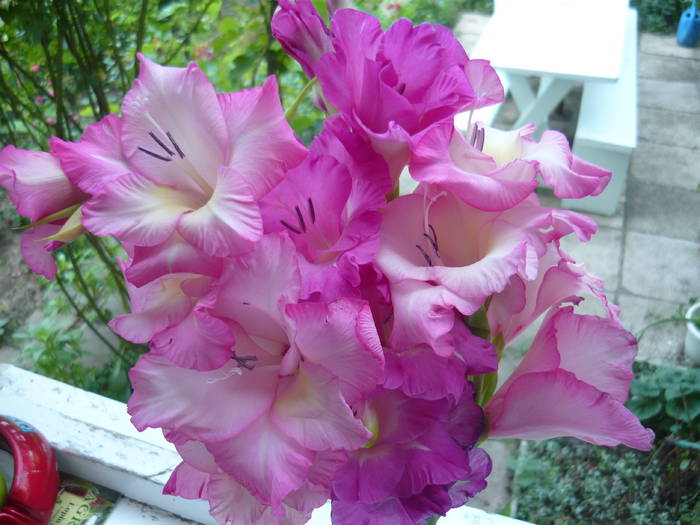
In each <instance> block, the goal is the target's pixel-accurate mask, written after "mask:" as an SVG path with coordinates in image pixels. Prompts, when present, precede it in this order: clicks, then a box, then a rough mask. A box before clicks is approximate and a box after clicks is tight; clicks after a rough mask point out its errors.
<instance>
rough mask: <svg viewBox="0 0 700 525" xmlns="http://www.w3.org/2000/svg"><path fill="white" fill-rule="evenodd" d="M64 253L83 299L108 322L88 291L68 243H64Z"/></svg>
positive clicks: (102, 319)
mask: <svg viewBox="0 0 700 525" xmlns="http://www.w3.org/2000/svg"><path fill="white" fill-rule="evenodd" d="M65 248H66V254H67V255H68V259H69V260H70V263H71V266H73V271H74V272H75V276H76V277H77V279H78V282H79V283H80V286H81V287H82V289H83V295H84V296H85V299H87V302H88V304H89V305H90V307H91V308H92V309H93V310H94V311H95V313H96V314H97V317H99V318H100V321H102V322H103V323H104V324H108V323H109V319H107V317H106V316H105V315H104V313H103V312H102V309H101V308H100V306H99V305H98V304H97V301H96V300H95V296H94V295H93V294H92V292H91V291H90V288H89V287H88V285H87V283H86V282H85V278H84V277H83V272H82V271H81V270H80V265H79V264H78V260H77V259H76V258H75V254H74V253H73V249H72V248H71V246H70V244H66V247H65Z"/></svg>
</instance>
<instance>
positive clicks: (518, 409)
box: [486, 369, 654, 450]
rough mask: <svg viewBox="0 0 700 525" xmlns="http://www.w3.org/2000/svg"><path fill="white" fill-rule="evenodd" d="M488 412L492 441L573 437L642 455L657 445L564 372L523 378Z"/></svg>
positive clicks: (621, 409) (611, 402)
mask: <svg viewBox="0 0 700 525" xmlns="http://www.w3.org/2000/svg"><path fill="white" fill-rule="evenodd" d="M486 410H487V413H488V421H489V437H493V438H505V437H509V438H519V439H549V438H553V437H559V436H573V437H577V438H579V439H582V440H584V441H588V442H589V443H593V444H595V445H606V446H615V445H619V444H624V445H627V446H628V447H632V448H636V449H639V450H650V449H651V447H652V442H653V440H654V433H653V432H652V431H651V430H650V429H646V428H644V427H643V426H642V425H641V424H640V422H639V419H637V417H636V416H635V415H634V414H633V413H632V412H630V411H629V410H628V409H627V408H625V406H624V405H623V404H622V403H620V402H619V401H616V400H615V399H613V397H612V396H610V395H608V394H606V393H604V392H601V391H599V390H598V389H596V388H595V387H593V386H591V385H588V384H586V383H584V382H583V381H581V380H579V379H576V376H574V374H572V373H571V372H568V371H566V370H562V369H557V370H552V371H549V372H536V373H530V374H525V375H522V376H520V377H518V378H517V379H516V380H515V381H514V382H513V383H512V384H511V385H510V387H509V388H508V389H507V390H505V391H503V392H499V393H497V394H496V396H494V397H493V398H492V399H491V401H490V402H489V404H488V405H487V407H486Z"/></svg>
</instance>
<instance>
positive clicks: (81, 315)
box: [56, 273, 129, 366]
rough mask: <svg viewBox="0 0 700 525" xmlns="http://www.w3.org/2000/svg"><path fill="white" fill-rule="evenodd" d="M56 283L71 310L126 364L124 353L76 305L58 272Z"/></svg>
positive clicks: (127, 363)
mask: <svg viewBox="0 0 700 525" xmlns="http://www.w3.org/2000/svg"><path fill="white" fill-rule="evenodd" d="M56 283H57V284H58V287H59V288H60V289H61V292H63V295H64V296H65V297H66V299H68V302H69V303H70V305H71V306H72V307H73V310H75V313H76V314H77V315H78V317H79V318H80V319H81V321H83V322H84V323H85V325H86V326H87V327H88V328H89V329H90V330H91V331H92V333H94V334H95V336H97V338H98V339H99V340H100V341H102V342H103V343H104V344H105V346H107V348H109V350H110V351H111V352H112V353H113V354H114V355H116V356H117V357H118V358H119V359H121V360H122V361H124V363H125V364H126V365H127V366H128V365H129V361H128V360H127V359H126V357H125V356H124V354H122V353H121V352H120V351H119V350H117V349H116V348H115V347H114V345H113V344H112V343H110V342H109V341H108V340H107V339H106V338H105V337H104V336H103V335H102V334H101V333H100V332H99V330H97V328H95V325H94V324H92V323H91V322H90V320H89V319H88V318H87V316H86V315H85V313H84V312H83V311H82V310H81V309H80V307H79V306H78V305H77V303H76V302H75V299H73V297H72V296H71V295H70V294H69V293H68V290H66V285H65V283H64V282H63V279H62V278H61V275H60V273H57V274H56Z"/></svg>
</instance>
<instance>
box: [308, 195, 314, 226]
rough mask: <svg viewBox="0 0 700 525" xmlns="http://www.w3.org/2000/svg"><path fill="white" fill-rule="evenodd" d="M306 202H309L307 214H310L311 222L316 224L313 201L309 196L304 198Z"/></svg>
mask: <svg viewBox="0 0 700 525" xmlns="http://www.w3.org/2000/svg"><path fill="white" fill-rule="evenodd" d="M306 202H307V203H308V204H309V215H311V224H316V210H314V201H312V200H311V198H310V197H309V198H308V199H306Z"/></svg>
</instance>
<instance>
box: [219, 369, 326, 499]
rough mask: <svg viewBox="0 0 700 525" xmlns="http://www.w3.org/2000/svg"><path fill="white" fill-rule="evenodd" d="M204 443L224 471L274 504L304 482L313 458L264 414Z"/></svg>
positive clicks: (258, 495) (312, 454)
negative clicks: (234, 431)
mask: <svg viewBox="0 0 700 525" xmlns="http://www.w3.org/2000/svg"><path fill="white" fill-rule="evenodd" d="M251 375H252V374H251ZM206 445H207V450H209V452H211V453H212V454H213V455H214V458H215V459H216V463H217V465H219V467H221V469H222V470H223V471H224V472H226V473H227V474H229V475H230V476H232V477H233V478H234V479H236V480H237V481H238V482H239V483H240V484H241V485H243V486H244V487H246V488H247V489H248V490H249V491H250V492H251V493H252V494H253V495H254V496H255V497H256V498H257V500H258V501H259V502H261V503H263V504H265V505H272V507H273V508H278V507H279V506H280V504H281V503H282V500H284V498H285V497H286V496H287V495H288V494H289V493H290V492H292V491H294V490H296V489H297V488H299V487H301V486H302V485H303V484H304V483H305V482H306V480H307V477H308V472H309V469H310V468H311V465H312V462H313V458H314V452H312V451H310V450H307V449H305V448H303V447H301V446H300V445H298V444H297V443H296V442H295V441H294V440H292V439H291V438H289V437H287V436H286V435H285V434H284V433H283V432H282V431H280V430H278V429H277V427H276V426H275V425H274V424H273V422H272V421H271V419H270V418H269V417H267V416H263V417H261V418H259V419H258V420H257V421H255V422H254V423H252V424H251V425H250V426H248V428H246V429H245V430H243V431H242V432H240V433H239V434H238V435H236V436H235V437H233V438H231V439H229V440H225V441H219V442H216V443H213V442H212V443H207V444H206Z"/></svg>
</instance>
